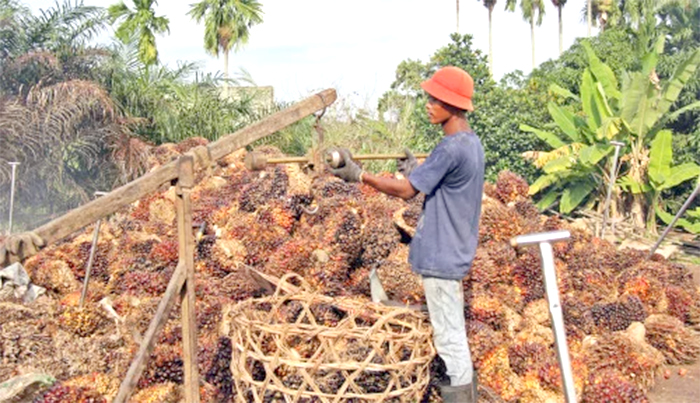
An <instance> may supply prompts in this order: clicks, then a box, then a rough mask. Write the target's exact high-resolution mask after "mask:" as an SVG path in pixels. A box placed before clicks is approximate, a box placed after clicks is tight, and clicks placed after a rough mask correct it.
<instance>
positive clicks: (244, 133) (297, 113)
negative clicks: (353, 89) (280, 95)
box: [209, 89, 337, 160]
mask: <svg viewBox="0 0 700 403" xmlns="http://www.w3.org/2000/svg"><path fill="white" fill-rule="evenodd" d="M336 97H337V95H336V93H335V90H333V89H327V90H324V91H321V92H319V93H318V94H316V95H313V96H312V97H310V98H307V99H306V100H304V101H302V102H300V103H298V104H297V105H295V106H293V107H291V108H289V109H285V110H284V111H281V112H277V113H275V114H274V115H271V116H269V117H268V118H267V119H264V120H261V121H259V122H257V123H254V124H252V125H250V126H248V127H246V128H244V129H242V130H239V131H237V132H236V134H235V136H233V135H231V136H225V137H222V138H220V139H219V140H217V141H215V142H213V143H211V144H210V145H209V149H210V150H211V157H212V159H214V160H218V159H219V158H221V157H224V156H226V155H228V154H230V153H232V152H234V151H236V150H238V149H239V148H242V147H245V146H247V145H248V144H251V143H253V142H255V141H257V140H260V139H261V138H263V137H265V136H268V135H270V134H272V133H275V132H277V131H279V130H281V129H283V128H285V127H287V126H289V125H291V124H292V123H295V122H298V121H300V120H302V119H304V118H305V117H307V116H309V115H311V114H312V113H314V112H316V111H319V110H322V109H325V108H326V107H328V106H330V105H331V104H332V103H333V102H335V100H336ZM301 104H304V107H301Z"/></svg>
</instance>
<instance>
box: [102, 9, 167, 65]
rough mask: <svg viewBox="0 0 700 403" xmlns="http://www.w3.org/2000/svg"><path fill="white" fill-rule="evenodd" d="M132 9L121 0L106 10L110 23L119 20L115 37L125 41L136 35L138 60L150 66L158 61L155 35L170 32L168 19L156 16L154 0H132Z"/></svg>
mask: <svg viewBox="0 0 700 403" xmlns="http://www.w3.org/2000/svg"><path fill="white" fill-rule="evenodd" d="M133 3H134V9H133V10H132V9H130V8H129V7H127V6H126V4H124V2H123V1H121V2H119V3H117V4H113V5H111V6H109V9H108V12H109V16H110V18H111V22H112V24H114V23H116V22H117V21H121V22H120V24H119V27H118V28H117V30H116V31H115V35H116V36H117V39H119V40H120V41H122V42H123V43H127V42H129V41H130V40H131V38H132V37H134V36H136V37H138V40H139V60H141V62H142V63H143V64H144V65H146V66H150V65H152V64H155V63H156V62H157V61H158V49H157V48H156V35H157V34H162V33H165V32H168V33H169V32H170V28H169V24H170V21H169V20H168V19H167V18H166V17H163V16H159V17H158V16H156V13H155V11H154V10H153V6H154V5H157V4H158V2H157V1H156V0H133Z"/></svg>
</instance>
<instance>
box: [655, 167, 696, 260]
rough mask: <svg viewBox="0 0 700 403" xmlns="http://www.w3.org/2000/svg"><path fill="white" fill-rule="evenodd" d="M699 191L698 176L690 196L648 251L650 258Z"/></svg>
mask: <svg viewBox="0 0 700 403" xmlns="http://www.w3.org/2000/svg"><path fill="white" fill-rule="evenodd" d="M699 192H700V177H698V185H697V186H696V187H695V190H693V193H691V194H690V196H688V199H687V200H686V201H685V203H683V206H681V209H680V210H678V212H677V213H676V216H675V217H673V220H671V223H670V224H668V226H667V227H666V229H665V230H664V232H663V234H661V236H660V237H659V239H658V240H657V241H656V243H655V244H654V246H653V247H652V248H651V250H650V251H649V257H650V258H651V257H652V256H654V252H656V249H658V248H659V245H661V242H662V241H663V240H664V238H666V235H668V233H669V232H671V230H672V229H673V226H674V225H676V221H678V219H680V218H681V216H682V215H683V213H685V211H686V210H687V209H688V207H690V204H691V203H692V202H693V200H695V196H697V195H698V193H699Z"/></svg>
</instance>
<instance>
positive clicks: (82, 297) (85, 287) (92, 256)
mask: <svg viewBox="0 0 700 403" xmlns="http://www.w3.org/2000/svg"><path fill="white" fill-rule="evenodd" d="M106 194H107V192H95V196H103V195H106ZM100 226H102V219H99V220H97V223H95V232H94V233H93V234H92V245H91V246H90V257H89V258H88V263H87V267H86V268H85V279H84V280H83V291H82V292H81V293H80V302H79V306H80V307H81V308H82V307H83V304H84V303H85V297H86V296H87V292H88V282H89V281H90V272H91V271H92V264H93V262H94V261H95V251H96V250H97V241H98V239H99V237H100Z"/></svg>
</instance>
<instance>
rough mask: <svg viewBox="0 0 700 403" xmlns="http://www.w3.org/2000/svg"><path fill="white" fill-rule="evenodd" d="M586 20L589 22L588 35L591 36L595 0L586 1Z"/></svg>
mask: <svg viewBox="0 0 700 403" xmlns="http://www.w3.org/2000/svg"><path fill="white" fill-rule="evenodd" d="M586 22H587V23H588V37H589V38H590V37H591V26H592V25H593V0H587V1H586Z"/></svg>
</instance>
